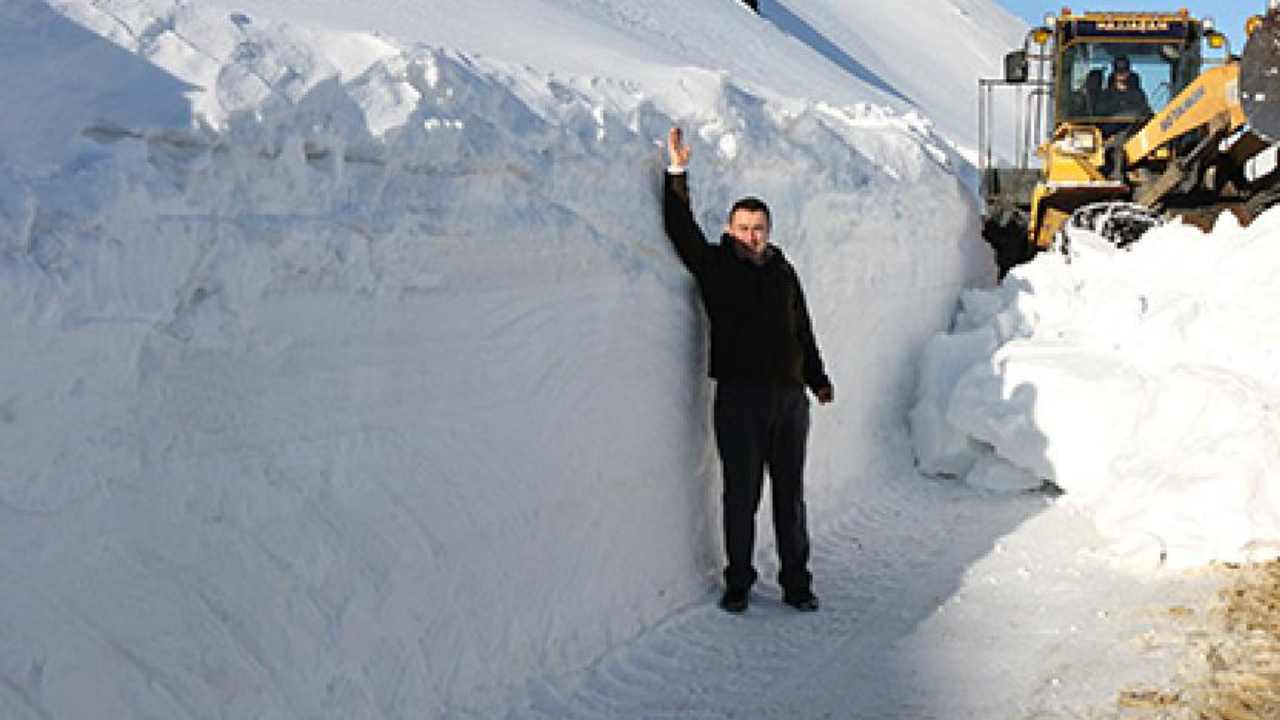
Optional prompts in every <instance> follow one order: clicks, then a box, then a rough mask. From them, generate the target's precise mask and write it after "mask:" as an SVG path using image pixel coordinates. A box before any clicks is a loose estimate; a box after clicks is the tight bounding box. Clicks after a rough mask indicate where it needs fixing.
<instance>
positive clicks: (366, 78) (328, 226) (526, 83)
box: [0, 0, 990, 718]
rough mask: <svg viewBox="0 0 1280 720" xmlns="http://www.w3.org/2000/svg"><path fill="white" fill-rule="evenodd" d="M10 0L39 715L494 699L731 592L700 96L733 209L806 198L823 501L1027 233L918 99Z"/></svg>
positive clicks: (0, 282)
mask: <svg viewBox="0 0 1280 720" xmlns="http://www.w3.org/2000/svg"><path fill="white" fill-rule="evenodd" d="M629 4H630V3H629ZM513 7H514V6H513ZM370 12H373V11H372V10H371V11H370ZM708 12H712V11H708ZM714 12H716V13H723V12H733V13H739V12H740V9H739V8H736V7H732V9H731V10H715V11H714ZM0 13H4V17H5V19H6V21H11V22H9V24H7V25H6V26H2V27H4V28H5V29H4V30H3V32H4V37H3V42H0V56H2V57H3V59H4V61H5V63H7V64H10V65H8V66H9V67H13V66H15V65H16V66H19V67H21V68H25V71H24V72H22V73H10V74H9V75H10V79H9V80H7V81H6V83H5V85H4V87H3V88H0V99H3V100H4V101H5V102H4V104H5V106H6V107H11V108H18V110H17V111H16V113H15V115H16V117H17V119H16V120H13V121H12V124H11V125H10V126H6V127H8V128H9V129H10V130H13V133H12V134H9V133H7V132H6V133H0V136H3V140H0V142H3V143H4V144H3V145H0V152H3V155H2V156H0V157H3V162H0V304H2V305H3V306H4V307H5V308H6V312H5V313H4V315H3V319H0V332H2V333H3V336H4V337H5V348H6V351H5V352H4V353H0V379H3V383H0V387H3V390H2V391H0V539H2V540H3V542H2V543H0V547H2V548H3V549H2V550H0V572H3V575H4V578H5V593H4V594H3V596H2V597H0V688H3V690H0V715H3V716H4V717H14V718H44V717H59V718H81V717H84V718H87V717H185V716H191V717H248V716H254V717H296V716H301V717H335V718H336V717H341V718H351V717H422V716H423V715H424V713H425V715H426V716H428V717H432V716H436V715H446V716H448V715H455V714H463V713H467V712H471V711H476V710H478V709H483V708H485V707H491V706H492V704H493V703H499V702H501V698H502V696H503V694H504V692H506V691H507V689H509V688H510V687H512V686H513V685H514V684H518V683H520V682H522V681H523V680H524V679H525V678H528V677H530V676H532V675H536V674H549V673H558V672H566V671H569V670H572V669H575V668H579V667H582V666H583V665H585V664H586V663H587V662H589V661H590V660H591V659H592V658H594V657H596V656H598V655H599V654H600V653H601V652H603V651H604V650H605V649H607V648H608V647H609V646H611V645H613V644H615V643H617V642H620V641H621V640H623V639H625V638H628V637H630V636H633V635H634V634H635V633H637V632H638V631H639V630H640V629H642V628H643V627H645V626H646V625H647V624H650V623H652V622H654V621H655V620H656V619H658V618H660V617H662V616H663V615H665V614H667V613H670V612H671V611H672V610H673V609H674V608H676V607H679V606H681V605H683V604H686V603H688V602H690V601H691V600H692V599H694V598H697V597H700V596H701V595H702V594H703V593H705V592H706V589H707V587H708V585H709V584H710V582H713V581H714V580H713V578H714V576H715V574H716V573H717V572H718V565H719V556H720V553H719V549H718V548H719V546H718V543H719V540H718V534H719V521H718V492H719V491H718V486H717V481H716V472H717V470H716V463H715V455H714V451H713V444H712V443H711V442H710V438H709V437H708V430H707V428H708V425H707V410H708V401H709V396H710V384H709V382H708V381H707V380H706V379H705V370H704V368H705V358H704V351H705V339H704V334H705V328H704V321H703V319H702V314H701V310H700V308H699V306H698V304H697V299H696V294H695V292H694V289H693V285H692V283H691V281H690V279H689V278H688V277H687V276H686V275H685V274H684V273H683V271H682V269H681V268H680V266H679V264H678V262H677V261H676V260H675V257H674V255H673V253H672V252H671V251H670V249H669V247H668V245H667V241H666V240H665V238H664V237H663V236H662V234H661V231H660V212H659V207H658V202H659V201H658V189H659V175H660V172H661V168H662V166H663V164H664V161H665V158H664V157H663V153H662V150H661V146H660V142H661V139H662V138H663V137H664V136H665V132H666V130H667V128H668V127H669V125H670V124H671V123H673V122H680V123H682V124H684V125H686V126H687V127H689V128H690V129H691V132H690V133H689V135H690V136H691V138H692V140H693V142H694V167H693V174H692V188H693V194H694V198H695V203H696V205H697V207H698V208H699V209H700V210H701V211H702V215H701V216H702V219H703V220H704V222H705V223H706V225H707V227H708V229H710V230H714V229H715V228H716V227H718V226H719V225H720V223H721V222H723V219H724V218H723V208H727V207H728V205H729V204H730V203H731V201H732V200H733V199H734V198H735V197H737V196H739V195H741V194H745V193H748V192H750V193H757V194H760V195H762V196H764V197H766V198H768V199H769V201H770V202H771V204H772V206H773V209H774V217H775V218H777V221H778V232H777V233H776V236H777V238H778V240H779V241H780V242H781V243H782V245H783V246H784V247H785V248H786V250H787V252H788V255H789V256H790V257H791V258H792V259H793V261H794V262H795V264H796V265H797V267H798V269H799V271H800V274H801V275H802V277H803V278H804V280H805V283H806V285H807V289H808V293H809V296H810V302H811V305H812V308H811V309H812V312H813V315H814V322H815V326H816V329H817V331H818V334H819V338H820V342H821V343H822V346H823V350H824V353H825V355H826V358H827V361H828V364H829V366H830V371H831V374H832V377H833V379H834V381H835V384H836V387H837V391H838V393H839V397H838V403H837V405H835V406H834V408H831V409H827V408H824V409H822V410H820V411H817V413H816V420H815V431H814V433H813V438H812V447H813V453H812V455H811V460H810V468H811V472H812V481H811V487H812V493H811V495H812V503H811V506H812V509H813V514H814V517H815V520H816V521H817V522H819V523H820V522H821V519H822V518H823V517H825V516H828V515H830V514H831V513H832V512H834V510H835V509H836V508H837V507H838V506H839V503H840V502H842V501H843V500H847V499H848V498H849V497H850V496H855V495H856V490H857V483H858V480H859V476H860V469H861V468H865V467H867V466H868V465H869V464H872V463H874V462H876V456H877V454H878V453H880V452H882V451H883V446H884V442H885V440H886V438H895V437H899V436H900V434H901V433H902V430H903V429H902V426H901V422H900V418H901V417H902V415H903V413H905V410H906V405H907V401H908V399H909V394H910V388H911V387H912V384H913V382H914V375H915V371H914V366H913V363H914V358H915V355H916V352H917V351H918V349H919V347H920V346H921V345H922V343H923V342H924V340H925V339H926V338H927V337H928V336H929V335H930V334H931V333H933V332H934V331H936V330H937V329H938V328H939V327H942V326H943V325H944V324H945V323H946V321H947V319H948V317H949V316H950V312H951V309H952V306H953V304H954V299H955V297H956V295H957V293H958V292H959V289H960V288H961V287H963V286H965V285H967V284H971V283H973V282H981V281H982V280H983V279H984V278H986V277H988V275H989V273H990V270H989V260H988V258H989V256H988V254H987V252H986V249H985V247H983V246H982V245H981V241H980V240H978V234H977V231H976V210H975V208H974V206H973V204H972V201H971V199H970V197H969V194H968V191H967V190H966V189H965V188H963V187H961V186H960V184H959V183H958V182H957V180H956V169H957V165H956V164H955V163H956V160H955V158H954V157H953V156H952V155H951V154H950V151H949V150H947V149H946V148H947V146H948V144H947V143H945V142H943V141H942V140H941V139H940V138H938V137H937V136H935V135H934V134H933V132H932V131H931V130H930V128H929V125H928V123H927V122H926V121H925V120H923V119H922V118H920V117H919V116H916V115H906V116H903V115H898V114H895V113H893V112H890V111H887V110H884V109H882V108H879V107H875V106H870V105H856V104H839V105H837V104H830V103H827V102H824V101H818V100H804V99H799V100H796V99H791V100H789V99H786V98H784V97H782V96H780V95H776V94H770V95H761V94H757V92H756V91H755V90H754V89H752V88H748V87H745V86H743V85H741V84H739V83H738V82H737V81H735V79H734V77H732V76H731V75H729V74H727V73H722V72H712V71H708V70H700V69H696V68H673V67H668V66H652V67H651V69H650V72H651V74H652V78H650V79H649V80H648V81H647V83H638V82H636V81H634V80H619V79H614V78H611V77H605V76H600V75H573V74H564V73H560V74H554V73H549V72H546V71H543V70H539V69H536V68H531V67H526V66H516V65H512V64H509V63H505V62H502V61H499V60H494V59H485V58H480V57H477V56H474V55H471V54H468V53H465V52H462V51H458V50H453V49H447V48H442V47H436V46H426V45H414V44H410V43H404V42H401V41H399V40H393V39H390V38H388V37H385V36H374V35H370V34H363V33H358V32H350V31H347V30H345V29H339V28H335V27H332V26H328V25H324V24H316V25H303V24H296V23H290V22H286V21H277V20H270V19H262V18H259V17H257V16H255V15H252V14H250V13H249V12H247V11H243V10H241V9H228V8H221V9H219V8H217V7H215V6H212V5H205V4H201V5H200V6H199V7H196V6H195V5H192V4H183V3H179V4H171V3H167V2H163V1H160V0H155V1H153V2H144V3H127V2H103V3H98V2H94V3H90V2H87V1H85V2H79V1H77V2H66V3H61V4H59V5H57V6H56V8H55V7H50V6H48V5H45V4H43V3H39V2H33V1H31V0H20V2H18V3H16V4H14V3H10V4H8V5H6V9H5V10H0ZM384 14H385V13H384ZM734 17H737V15H736V14H735V15H734ZM335 24H340V23H335ZM477 32H483V29H480V30H477ZM490 32H496V31H490ZM566 32H568V33H570V34H571V33H572V32H580V33H581V32H585V31H584V30H583V29H582V28H581V27H579V28H576V29H575V28H570V30H569V31H566ZM37 38H38V39H40V41H41V42H35V40H34V39H37ZM11 40H12V42H10V41H11ZM64 51H65V53H66V54H63V53H64ZM560 52H562V53H563V52H565V51H564V50H563V49H562V50H560ZM792 52H798V51H795V50H793V51H792ZM50 57H64V58H71V59H69V60H68V61H67V63H66V64H62V65H60V64H57V63H50V62H46V61H45V60H46V59H47V58H50ZM795 65H796V66H797V67H801V66H803V61H797V62H796V63H795ZM81 70H83V71H84V72H86V73H88V75H81V74H80V72H81ZM37 98H44V99H45V100H43V101H42V103H43V104H39V103H37V104H32V103H33V102H34V100H33V99H37ZM24 103H25V104H24ZM15 115H10V116H8V117H10V118H11V119H12V118H13V117H15ZM922 210H923V211H927V214H925V215H922ZM767 517H768V513H767V512H765V513H762V523H764V522H767V520H766V519H767ZM768 536H769V533H767V532H762V534H761V537H762V538H764V537H768ZM761 554H762V558H766V560H765V561H764V567H763V568H762V569H763V570H764V573H765V574H766V575H768V574H769V570H768V567H769V565H768V563H769V562H771V560H768V559H767V558H768V548H767V547H765V548H762V549H761Z"/></svg>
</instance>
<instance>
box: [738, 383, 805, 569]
mask: <svg viewBox="0 0 1280 720" xmlns="http://www.w3.org/2000/svg"><path fill="white" fill-rule="evenodd" d="M715 431H716V445H717V446H718V447H719V450H720V464H721V467H722V469H723V471H724V472H723V474H724V545H725V551H726V554H727V555H728V560H729V562H728V566H727V567H726V568H725V571H724V580H725V585H726V586H727V587H728V588H729V589H741V590H745V589H748V588H750V587H751V584H752V583H754V582H755V581H756V578H757V577H758V576H757V574H756V570H755V567H754V566H753V564H752V552H753V549H754V546H755V532H756V521H755V518H756V510H757V509H759V507H760V494H761V492H762V489H763V487H764V471H765V468H766V467H767V468H768V470H769V481H770V482H769V484H770V487H771V488H772V491H773V531H774V535H775V537H776V539H777V544H778V559H779V561H780V565H781V569H780V571H779V573H778V584H779V585H781V586H782V588H783V590H785V591H787V592H800V591H803V590H808V589H809V586H810V583H811V582H812V576H811V575H810V574H809V526H808V522H807V521H806V518H805V507H804V457H805V447H806V445H807V443H808V439H809V398H808V396H807V395H806V394H805V389H804V387H803V386H800V385H755V384H748V383H736V382H720V383H718V384H717V386H716V400H715Z"/></svg>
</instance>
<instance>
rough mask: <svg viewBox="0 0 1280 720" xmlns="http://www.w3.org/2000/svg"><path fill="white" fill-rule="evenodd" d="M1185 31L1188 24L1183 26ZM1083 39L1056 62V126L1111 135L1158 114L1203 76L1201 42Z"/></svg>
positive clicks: (1191, 39) (1184, 39)
mask: <svg viewBox="0 0 1280 720" xmlns="http://www.w3.org/2000/svg"><path fill="white" fill-rule="evenodd" d="M1184 25H1186V24H1184ZM1184 32H1186V33H1187V34H1188V35H1190V36H1189V37H1182V38H1172V37H1170V38H1160V39H1159V40H1155V41H1150V40H1147V41H1134V40H1132V39H1130V38H1122V39H1119V40H1116V39H1109V38H1108V39H1089V38H1086V39H1080V40H1075V41H1073V42H1071V43H1070V44H1068V45H1067V46H1066V47H1064V48H1063V49H1062V51H1061V53H1060V54H1059V56H1058V62H1057V77H1056V82H1055V83H1054V86H1055V89H1056V92H1055V93H1054V110H1055V112H1054V115H1055V118H1056V122H1057V123H1062V122H1070V123H1075V124H1087V125H1097V126H1099V127H1101V128H1102V129H1103V134H1104V135H1111V134H1113V133H1115V132H1117V131H1118V130H1121V129H1123V128H1125V127H1128V126H1130V125H1132V124H1133V123H1135V122H1138V121H1141V120H1144V119H1145V118H1147V117H1149V116H1150V115H1153V114H1155V113H1158V112H1160V111H1161V110H1163V109H1164V108H1165V106H1166V105H1168V104H1169V101H1170V100H1172V99H1173V98H1175V97H1177V95H1178V93H1180V92H1182V90H1183V89H1184V88H1186V86H1187V85H1189V84H1190V83H1191V82H1192V81H1193V80H1195V78H1196V77H1197V76H1198V75H1199V74H1200V66H1201V56H1200V42H1199V38H1198V37H1196V36H1195V33H1194V29H1193V28H1189V27H1188V28H1186V29H1185V30H1184Z"/></svg>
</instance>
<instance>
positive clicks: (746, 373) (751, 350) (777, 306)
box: [662, 173, 831, 393]
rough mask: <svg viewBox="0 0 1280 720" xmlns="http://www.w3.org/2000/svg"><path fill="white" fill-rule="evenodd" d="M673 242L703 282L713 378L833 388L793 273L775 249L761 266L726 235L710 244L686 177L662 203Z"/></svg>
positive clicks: (674, 178)
mask: <svg viewBox="0 0 1280 720" xmlns="http://www.w3.org/2000/svg"><path fill="white" fill-rule="evenodd" d="M662 211H663V212H662V214H663V221H664V223H665V225H666V230H667V237H669V238H671V243H672V244H673V245H674V246H675V249H676V253H677V254H678V255H679V256H680V260H681V261H683V262H684V265H685V267H687V268H688V269H689V272H691V273H693V276H694V278H695V279H697V281H698V290H699V291H700V292H701V294H702V303H703V305H704V306H705V307H706V309H707V316H708V317H709V318H710V319H711V367H710V371H709V374H710V376H711V377H713V378H716V379H717V380H721V381H734V382H753V383H770V384H780V385H787V384H795V385H808V386H809V388H810V389H811V390H813V391H814V392H815V393H816V392H818V391H819V390H821V389H822V388H825V387H830V386H831V380H830V379H829V378H828V377H827V374H826V371H825V370H824V369H823V366H822V356H821V355H820V354H819V353H818V344H817V342H816V341H815V340H814V337H813V326H812V324H811V323H810V322H809V309H808V307H807V306H806V305H805V300H804V291H803V290H801V288H800V278H799V277H797V276H796V271H795V268H793V267H792V266H791V263H789V262H787V259H786V258H785V257H783V255H782V251H781V250H778V249H777V248H776V247H774V246H773V245H770V246H769V249H768V251H767V253H766V254H767V259H766V260H765V262H764V264H763V265H756V264H755V263H753V262H752V261H751V260H750V259H747V258H743V257H740V256H739V254H738V253H737V252H736V251H735V248H734V243H735V242H736V241H735V240H734V239H733V238H732V237H731V236H729V235H725V236H723V237H722V238H721V239H720V244H719V245H712V244H710V243H708V242H707V238H706V236H705V235H703V234H702V230H701V229H700V228H699V227H698V223H697V222H696V221H695V220H694V218H693V212H692V211H691V210H690V208H689V185H688V180H687V179H686V177H685V175H684V174H683V173H667V175H666V182H665V188H664V191H663V199H662Z"/></svg>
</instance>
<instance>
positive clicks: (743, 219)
mask: <svg viewBox="0 0 1280 720" xmlns="http://www.w3.org/2000/svg"><path fill="white" fill-rule="evenodd" d="M729 234H730V235H732V236H733V239H734V240H737V241H738V245H740V246H741V247H742V248H743V249H744V250H746V251H747V252H750V253H751V254H752V255H755V256H759V255H760V253H762V252H764V248H765V246H766V245H768V244H769V217H768V216H767V215H765V214H764V211H763V210H744V209H741V208H739V209H737V210H735V211H733V214H732V215H730V216H729Z"/></svg>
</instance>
